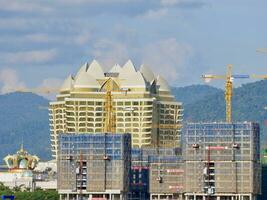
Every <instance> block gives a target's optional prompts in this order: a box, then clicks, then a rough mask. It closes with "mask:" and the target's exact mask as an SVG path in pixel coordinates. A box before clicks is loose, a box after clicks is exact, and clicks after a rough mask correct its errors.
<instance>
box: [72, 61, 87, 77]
mask: <svg viewBox="0 0 267 200" xmlns="http://www.w3.org/2000/svg"><path fill="white" fill-rule="evenodd" d="M88 67H89V64H88V62H86V63H84V64H83V65H82V66H81V68H80V69H79V71H78V72H77V74H76V77H77V76H78V75H79V74H80V73H81V72H86V71H87V69H88ZM76 77H75V78H76Z"/></svg>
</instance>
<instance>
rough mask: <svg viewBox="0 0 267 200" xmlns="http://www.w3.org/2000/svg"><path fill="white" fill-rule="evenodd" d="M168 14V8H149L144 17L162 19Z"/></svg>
mask: <svg viewBox="0 0 267 200" xmlns="http://www.w3.org/2000/svg"><path fill="white" fill-rule="evenodd" d="M167 14H168V9H167V8H160V9H157V10H152V9H151V10H148V11H147V12H146V13H145V14H144V15H143V16H142V17H144V18H148V19H160V18H162V17H165V16H166V15H167Z"/></svg>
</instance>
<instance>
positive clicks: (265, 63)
mask: <svg viewBox="0 0 267 200" xmlns="http://www.w3.org/2000/svg"><path fill="white" fill-rule="evenodd" d="M266 10H267V1H266V0H253V1H252V0H53V1H52V0H50V1H49V0H47V1H38V0H23V1H21V0H12V1H10V0H0V91H1V92H2V93H5V92H9V91H10V90H12V89H14V88H37V87H52V86H58V85H60V84H61V83H62V82H63V80H64V79H65V78H66V77H67V76H68V75H69V74H73V75H74V74H75V73H76V72H77V70H78V69H79V68H80V66H82V65H83V64H84V63H85V62H91V61H92V60H93V59H96V60H97V61H99V63H100V64H101V65H102V66H103V68H104V69H105V70H108V69H109V68H111V67H112V66H113V65H114V64H115V63H119V64H120V65H123V64H124V63H125V62H126V61H127V60H128V59H131V60H132V62H133V63H134V65H135V66H136V68H137V69H138V68H139V67H140V65H141V64H146V65H147V66H149V67H150V68H151V69H152V70H153V71H154V72H155V73H156V74H161V75H162V76H163V77H164V78H165V79H167V80H168V82H169V84H170V85H172V86H187V85H191V84H202V83H203V80H202V79H201V75H202V74H224V73H225V70H226V65H227V64H233V68H234V70H233V71H234V73H235V74H260V75H262V74H267V53H266V54H264V53H258V52H256V49H257V48H266V47H267V14H266V13H267V12H266ZM247 81H255V80H245V81H239V80H236V81H235V86H240V84H243V83H245V82H247ZM223 84H224V83H223V81H215V80H214V81H213V82H211V83H210V85H212V86H216V87H222V86H223Z"/></svg>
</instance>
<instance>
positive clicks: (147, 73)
mask: <svg viewBox="0 0 267 200" xmlns="http://www.w3.org/2000/svg"><path fill="white" fill-rule="evenodd" d="M140 72H141V73H142V75H143V76H144V77H145V79H146V80H147V81H148V82H150V83H151V82H152V81H153V80H154V79H155V75H154V73H153V72H152V70H151V69H150V68H149V67H147V66H146V65H144V64H142V65H141V67H140Z"/></svg>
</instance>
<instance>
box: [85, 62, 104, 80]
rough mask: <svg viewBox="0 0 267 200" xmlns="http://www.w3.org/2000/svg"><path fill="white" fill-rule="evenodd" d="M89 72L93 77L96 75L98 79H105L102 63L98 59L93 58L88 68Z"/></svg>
mask: <svg viewBox="0 0 267 200" xmlns="http://www.w3.org/2000/svg"><path fill="white" fill-rule="evenodd" d="M87 73H88V74H89V75H91V76H93V77H95V78H96V79H104V78H105V76H104V72H103V69H102V67H101V65H100V64H99V63H98V62H97V61H96V60H93V61H92V62H91V64H90V66H89V68H88V69H87Z"/></svg>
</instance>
